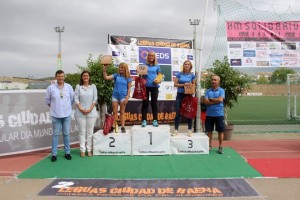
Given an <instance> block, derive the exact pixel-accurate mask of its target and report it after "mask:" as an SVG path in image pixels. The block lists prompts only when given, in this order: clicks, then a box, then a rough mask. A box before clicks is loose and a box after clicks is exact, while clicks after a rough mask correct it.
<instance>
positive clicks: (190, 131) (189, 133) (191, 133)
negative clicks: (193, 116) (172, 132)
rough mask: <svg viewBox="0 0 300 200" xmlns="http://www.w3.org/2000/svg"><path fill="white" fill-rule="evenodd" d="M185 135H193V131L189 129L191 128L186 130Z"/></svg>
mask: <svg viewBox="0 0 300 200" xmlns="http://www.w3.org/2000/svg"><path fill="white" fill-rule="evenodd" d="M187 135H188V136H189V137H192V135H193V132H192V130H191V129H189V130H188V133H187Z"/></svg>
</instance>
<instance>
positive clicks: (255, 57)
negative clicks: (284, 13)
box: [226, 21, 300, 67]
mask: <svg viewBox="0 0 300 200" xmlns="http://www.w3.org/2000/svg"><path fill="white" fill-rule="evenodd" d="M226 32H227V36H226V37H227V44H228V45H227V47H228V59H229V62H230V65H231V66H233V67H298V66H299V64H300V61H299V58H300V56H299V55H300V54H299V53H300V21H287V22H255V21H227V22H226Z"/></svg>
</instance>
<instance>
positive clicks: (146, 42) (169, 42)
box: [109, 35, 192, 49]
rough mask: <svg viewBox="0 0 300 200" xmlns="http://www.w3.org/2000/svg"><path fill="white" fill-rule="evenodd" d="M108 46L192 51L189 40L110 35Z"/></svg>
mask: <svg viewBox="0 0 300 200" xmlns="http://www.w3.org/2000/svg"><path fill="white" fill-rule="evenodd" d="M109 39H110V44H112V45H131V46H152V47H170V48H183V49H192V41H191V40H176V39H164V38H149V37H136V36H116V35H110V36H109Z"/></svg>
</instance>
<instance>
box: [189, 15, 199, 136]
mask: <svg viewBox="0 0 300 200" xmlns="http://www.w3.org/2000/svg"><path fill="white" fill-rule="evenodd" d="M189 21H190V25H192V26H193V36H194V39H193V49H194V58H195V62H194V65H195V66H194V67H195V72H196V76H197V81H196V87H197V92H196V96H197V97H198V103H197V107H198V109H197V115H196V120H195V123H194V125H195V126H194V132H200V125H201V124H200V123H201V120H200V96H199V94H198V91H200V87H199V83H200V81H199V75H200V70H199V69H200V67H199V66H197V64H198V62H197V58H198V56H197V45H196V40H197V26H198V25H199V23H200V21H201V20H200V19H193V20H192V19H189Z"/></svg>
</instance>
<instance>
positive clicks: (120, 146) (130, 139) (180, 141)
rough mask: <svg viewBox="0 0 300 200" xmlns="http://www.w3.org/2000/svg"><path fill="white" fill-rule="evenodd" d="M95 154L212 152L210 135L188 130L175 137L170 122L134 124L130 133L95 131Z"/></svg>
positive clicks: (128, 131)
mask: <svg viewBox="0 0 300 200" xmlns="http://www.w3.org/2000/svg"><path fill="white" fill-rule="evenodd" d="M93 154H94V155H170V154H209V138H208V137H207V136H206V135H205V133H194V134H193V135H192V137H188V136H187V134H186V133H180V134H179V135H178V136H175V137H171V133H170V126H169V125H159V126H158V127H154V126H152V125H148V126H146V127H142V126H140V125H135V126H133V127H132V128H131V129H130V130H127V132H126V133H109V134H108V135H103V131H102V130H99V131H97V132H96V133H95V134H94V135H93Z"/></svg>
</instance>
